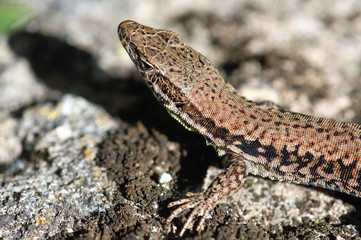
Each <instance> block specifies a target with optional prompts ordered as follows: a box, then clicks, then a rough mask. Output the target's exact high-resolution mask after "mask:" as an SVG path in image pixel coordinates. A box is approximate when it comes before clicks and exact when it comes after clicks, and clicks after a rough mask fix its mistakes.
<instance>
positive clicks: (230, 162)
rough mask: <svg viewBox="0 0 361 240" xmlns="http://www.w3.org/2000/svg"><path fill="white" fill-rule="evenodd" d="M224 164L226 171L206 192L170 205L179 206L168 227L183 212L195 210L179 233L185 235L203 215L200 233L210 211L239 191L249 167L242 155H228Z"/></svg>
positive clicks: (169, 220) (189, 194)
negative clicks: (199, 216) (198, 216)
mask: <svg viewBox="0 0 361 240" xmlns="http://www.w3.org/2000/svg"><path fill="white" fill-rule="evenodd" d="M223 164H224V165H225V168H226V170H225V171H224V172H223V173H221V174H220V175H218V177H217V178H216V179H215V180H214V181H213V182H212V184H211V185H210V186H209V187H208V188H207V190H206V191H205V192H203V193H197V194H194V193H187V194H186V196H187V197H186V198H184V199H180V200H177V201H174V202H171V203H170V204H169V205H168V207H174V206H178V207H177V208H176V209H175V210H174V211H173V212H172V213H171V215H170V216H169V217H168V218H167V220H166V221H167V224H168V225H169V224H170V223H171V222H172V220H173V218H175V217H176V216H177V215H179V214H180V213H181V212H183V211H185V210H187V209H191V208H193V210H192V212H191V213H190V215H189V217H188V219H187V221H186V222H185V224H184V225H183V227H182V230H181V231H180V233H179V235H180V236H182V235H183V234H184V232H185V230H187V229H190V228H192V227H193V223H194V220H195V217H196V216H197V215H198V214H203V216H202V217H201V219H200V221H199V223H198V225H197V228H196V230H197V231H199V230H200V229H201V227H202V225H203V224H204V222H205V219H206V217H207V214H208V213H209V211H211V210H212V209H213V208H214V207H215V206H216V205H217V204H218V203H219V202H220V201H221V200H223V199H225V198H227V197H229V196H230V195H232V194H233V193H234V192H235V191H236V190H237V189H239V188H240V187H241V185H242V184H243V182H244V180H245V179H246V176H247V165H246V163H245V161H244V158H243V157H242V156H241V155H237V154H235V153H228V154H226V155H225V156H224V159H223Z"/></svg>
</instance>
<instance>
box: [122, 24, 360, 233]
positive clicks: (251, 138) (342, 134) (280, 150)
mask: <svg viewBox="0 0 361 240" xmlns="http://www.w3.org/2000/svg"><path fill="white" fill-rule="evenodd" d="M118 35H119V38H120V41H121V43H122V45H123V46H124V48H125V50H126V51H127V53H128V54H129V56H130V58H131V59H132V61H133V62H134V64H135V65H136V67H137V69H138V71H139V72H140V74H141V76H142V77H143V78H144V79H145V82H146V84H147V85H148V86H149V88H150V89H151V91H152V92H153V94H154V95H155V97H156V98H157V99H158V101H159V102H160V104H161V105H162V106H163V107H165V108H166V110H167V111H168V112H169V114H170V115H171V116H172V117H174V118H175V119H176V120H178V121H179V122H180V123H181V124H182V125H183V126H184V127H185V128H186V129H188V130H190V131H193V132H196V133H198V134H200V135H202V136H203V137H204V138H205V140H206V143H207V144H209V145H212V146H213V147H214V149H215V150H216V152H217V153H218V155H219V156H220V157H222V163H223V166H224V168H225V171H224V172H223V173H221V174H220V175H219V176H217V178H216V179H215V180H214V181H213V182H212V183H211V184H210V186H209V187H208V188H207V189H206V191H204V192H201V193H187V194H186V197H185V198H184V199H180V200H176V201H173V202H171V203H169V204H168V207H169V208H172V207H176V208H175V210H173V211H172V212H171V214H170V216H169V217H168V218H167V220H166V223H167V224H171V222H172V220H173V219H174V218H175V217H177V216H178V215H179V214H180V213H182V212H183V211H185V210H188V209H192V210H191V212H190V214H189V216H188V218H187V220H186V222H185V223H184V225H183V227H182V229H181V231H180V233H179V235H180V236H182V235H183V234H184V232H185V231H186V230H187V229H192V228H193V225H194V222H195V220H196V218H197V216H198V215H202V216H201V217H200V220H199V222H198V224H197V226H196V230H197V231H200V230H201V228H202V226H203V225H204V222H205V219H206V216H207V214H208V213H209V212H210V211H211V210H212V209H213V208H214V207H215V206H216V205H217V204H218V203H219V202H220V201H221V200H223V199H226V198H228V197H229V196H230V195H232V194H233V193H234V192H235V191H236V190H238V189H239V188H240V187H241V186H242V184H243V182H244V181H245V179H246V177H247V175H248V174H249V173H251V174H254V175H259V176H261V177H268V178H270V179H273V180H279V181H289V182H293V183H297V184H304V185H312V186H316V187H321V188H326V189H331V190H336V191H340V192H343V193H346V194H350V195H353V196H356V197H361V126H360V125H358V124H355V123H350V122H344V121H338V120H332V119H327V118H320V117H314V116H310V115H306V114H302V113H296V112H292V111H288V110H283V109H277V108H272V107H265V106H262V105H260V104H258V103H256V102H254V101H251V100H248V99H246V98H245V97H243V96H240V95H239V94H238V93H237V91H236V90H235V89H234V88H233V86H232V85H230V84H229V83H228V82H227V81H225V80H224V79H223V77H222V76H221V75H220V73H219V71H218V70H217V69H216V68H215V67H214V66H213V65H212V63H211V62H210V61H209V60H208V59H207V58H206V57H204V56H203V55H202V54H201V53H199V52H197V51H196V50H194V49H193V48H191V47H190V46H188V45H187V44H186V43H185V42H184V41H183V40H182V39H181V38H180V36H179V35H178V34H177V33H175V32H172V31H168V30H163V29H155V28H152V27H148V26H144V25H141V24H139V23H137V22H135V21H132V20H126V21H123V22H121V23H120V24H119V26H118Z"/></svg>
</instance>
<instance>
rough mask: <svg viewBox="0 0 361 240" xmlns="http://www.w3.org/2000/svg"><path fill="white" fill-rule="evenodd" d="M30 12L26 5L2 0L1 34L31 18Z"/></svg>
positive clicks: (0, 2)
mask: <svg viewBox="0 0 361 240" xmlns="http://www.w3.org/2000/svg"><path fill="white" fill-rule="evenodd" d="M29 12H30V11H29V9H28V8H26V7H25V6H24V5H21V4H18V3H10V2H9V1H1V0H0V36H2V35H4V34H6V33H9V32H10V31H11V30H13V29H15V28H19V27H21V26H23V25H24V24H25V22H26V21H27V20H28V19H29V15H30V14H29Z"/></svg>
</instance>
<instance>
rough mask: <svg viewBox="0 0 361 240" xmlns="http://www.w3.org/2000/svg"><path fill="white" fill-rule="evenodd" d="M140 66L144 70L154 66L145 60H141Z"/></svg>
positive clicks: (149, 69)
mask: <svg viewBox="0 0 361 240" xmlns="http://www.w3.org/2000/svg"><path fill="white" fill-rule="evenodd" d="M139 67H140V68H141V69H142V70H143V71H147V72H148V71H151V70H152V69H153V67H152V66H151V65H150V64H148V63H147V62H145V61H140V64H139Z"/></svg>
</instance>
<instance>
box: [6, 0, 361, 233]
mask: <svg viewBox="0 0 361 240" xmlns="http://www.w3.org/2000/svg"><path fill="white" fill-rule="evenodd" d="M21 2H23V3H24V4H25V5H27V6H28V8H29V10H31V12H32V18H31V19H30V21H29V22H28V24H27V25H26V27H25V29H24V30H23V31H20V32H16V33H14V34H12V35H11V36H6V37H3V38H2V40H1V41H0V183H1V188H0V238H4V239H14V238H17V239H50V238H51V239H64V238H85V239H94V238H96V239H134V238H140V239H142V238H152V239H161V238H166V239H172V238H175V237H176V235H175V234H174V233H173V232H171V233H167V232H166V231H165V226H164V220H165V218H166V217H167V216H169V213H170V210H169V209H168V208H167V207H166V206H167V204H168V203H169V202H170V201H171V200H174V199H179V198H180V197H182V196H184V194H185V193H186V192H187V191H193V192H197V191H201V189H202V186H203V188H205V187H206V186H208V185H209V183H210V181H211V179H212V178H213V177H214V176H215V175H216V174H217V173H218V172H219V171H220V168H221V161H220V159H219V158H218V157H217V156H216V154H215V153H214V151H213V149H211V148H209V147H206V146H205V143H204V140H203V139H202V137H199V136H195V135H194V134H192V133H189V132H187V131H186V130H184V129H183V128H182V127H181V126H179V125H178V123H177V122H176V121H175V120H173V119H171V117H170V116H168V114H167V113H166V111H165V110H164V109H162V107H160V106H159V105H158V103H157V101H156V100H155V99H154V97H153V96H152V94H151V93H150V91H149V90H148V89H147V87H146V86H145V84H144V83H143V81H142V80H141V79H140V77H139V75H138V74H137V73H136V70H135V68H134V66H133V64H132V63H131V61H130V59H129V57H128V56H127V54H126V53H125V51H124V50H123V49H122V47H121V44H120V42H119V40H118V36H117V34H116V28H117V26H118V24H119V23H120V22H121V21H123V20H126V19H132V20H136V21H139V22H140V23H142V24H145V25H149V26H153V27H159V28H166V29H172V30H174V31H176V32H178V33H179V34H180V35H181V36H182V38H183V39H184V40H185V41H186V42H187V43H188V44H189V45H191V46H192V47H193V48H195V49H197V50H198V51H200V52H202V53H203V54H204V55H205V56H207V57H208V58H209V59H210V60H211V61H212V62H213V63H214V64H215V65H216V66H217V67H218V68H219V70H220V71H221V73H222V74H223V75H224V77H225V78H226V79H227V80H228V81H230V82H231V83H232V84H233V85H234V86H235V87H236V88H237V89H238V91H239V93H241V94H242V95H245V96H247V97H248V98H250V99H253V100H257V101H264V100H266V101H272V102H275V103H276V104H278V105H281V106H282V107H285V108H288V109H291V110H293V111H298V112H303V113H308V114H312V115H317V116H324V117H331V118H335V119H340V120H346V121H353V122H358V123H361V104H360V103H361V81H360V79H361V54H360V52H361V15H360V14H359V13H360V11H361V4H360V1H358V0H351V1H347V2H340V1H334V0H325V1H322V2H320V1H317V0H312V1H301V0H298V1H287V0H282V1H271V0H252V1H251V0H247V1H236V0H234V1H233V0H232V1H216V0H210V1H209V0H200V1H190V0H187V1H157V0H151V1H148V0H147V1H145V0H134V1H125V0H124V1H118V0H110V1H89V0H79V1H70V0H64V1H57V0H45V1H44V0H42V1H40V0H34V1H33V0H32V1H29V0H23V1H21ZM215 166H216V167H215ZM360 210H361V201H360V199H357V198H353V197H350V196H347V195H344V194H340V193H336V192H332V191H326V190H323V189H317V188H312V187H305V186H299V185H295V184H290V183H284V182H276V181H270V180H267V179H262V178H259V177H255V176H250V177H249V178H248V180H247V181H246V182H245V184H244V187H243V188H242V189H241V190H240V191H239V192H238V193H237V194H235V195H234V196H232V197H231V198H230V199H228V200H227V201H224V202H223V203H221V204H219V205H218V206H217V207H216V208H215V210H214V212H213V213H212V214H211V215H210V216H208V217H207V220H206V226H207V227H206V228H205V229H204V231H202V232H201V233H192V232H189V231H187V232H186V237H189V238H194V239H200V238H202V239H209V238H214V239H234V238H243V239H256V238H260V239H354V238H357V237H360V230H361V221H360V218H361V211H360ZM185 219H186V216H184V217H181V218H179V219H178V218H177V219H175V221H174V225H173V227H172V230H173V231H175V232H176V230H177V229H178V230H179V228H180V227H181V225H182V223H184V221H185Z"/></svg>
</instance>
